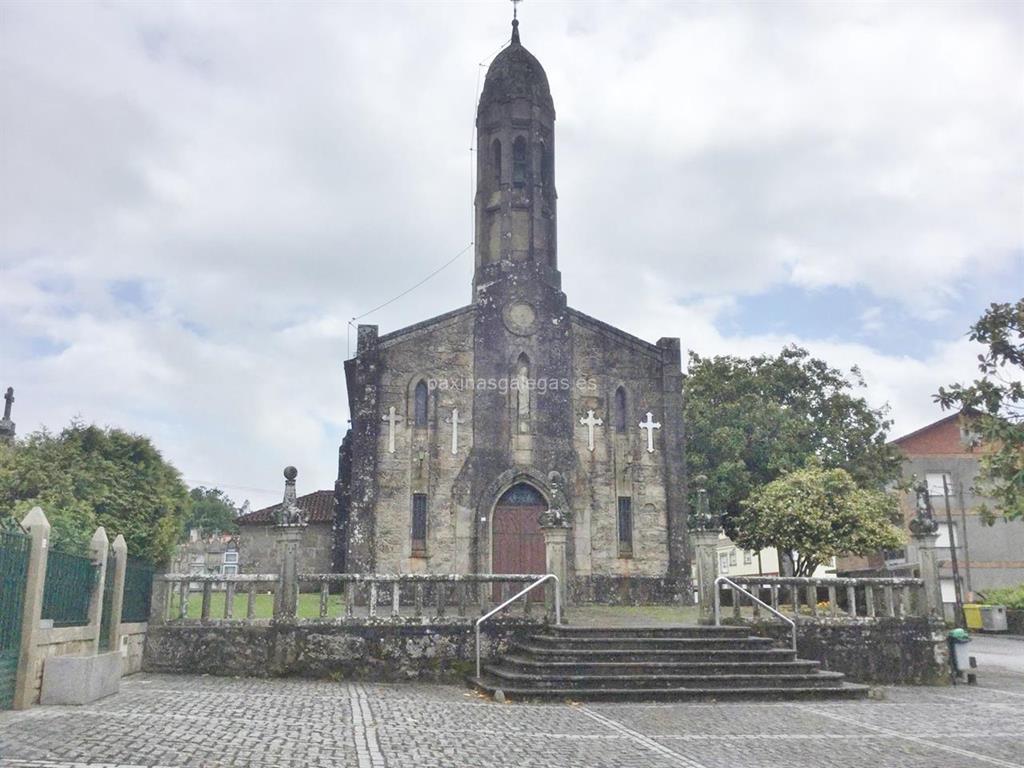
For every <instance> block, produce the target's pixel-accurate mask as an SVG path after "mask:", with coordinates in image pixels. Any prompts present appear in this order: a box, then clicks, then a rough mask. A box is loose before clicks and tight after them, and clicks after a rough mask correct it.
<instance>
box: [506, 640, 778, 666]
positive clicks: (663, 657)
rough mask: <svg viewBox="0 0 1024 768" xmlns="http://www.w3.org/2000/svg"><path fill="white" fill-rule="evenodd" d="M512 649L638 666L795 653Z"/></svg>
mask: <svg viewBox="0 0 1024 768" xmlns="http://www.w3.org/2000/svg"><path fill="white" fill-rule="evenodd" d="M510 649H511V650H513V651H516V652H517V653H523V654H527V655H529V656H531V657H533V658H536V659H544V660H546V661H565V662H579V663H589V662H605V661H633V662H637V663H647V662H652V663H657V662H673V661H674V662H694V663H696V662H708V663H712V662H718V661H794V660H795V659H796V653H795V652H794V651H792V650H790V649H787V648H771V647H758V648H710V649H709V648H697V647H689V648H687V649H685V650H679V649H676V648H663V649H658V648H646V649H643V650H637V649H617V648H597V649H585V650H581V649H566V648H561V647H558V646H553V645H545V646H541V645H536V644H534V643H530V642H519V643H512V644H511V645H510Z"/></svg>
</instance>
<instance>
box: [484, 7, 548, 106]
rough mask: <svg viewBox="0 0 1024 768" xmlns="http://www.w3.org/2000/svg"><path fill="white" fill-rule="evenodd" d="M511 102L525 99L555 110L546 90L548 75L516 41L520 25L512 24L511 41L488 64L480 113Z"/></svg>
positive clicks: (514, 22)
mask: <svg viewBox="0 0 1024 768" xmlns="http://www.w3.org/2000/svg"><path fill="white" fill-rule="evenodd" d="M513 99H528V100H529V101H531V102H532V103H534V104H538V105H540V106H542V107H546V108H547V109H550V110H551V111H552V112H554V110H555V106H554V103H553V102H552V100H551V89H550V88H549V87H548V76H547V75H546V74H545V73H544V67H542V66H541V65H540V62H539V61H537V58H536V57H535V56H534V55H533V54H532V53H530V52H529V51H528V50H526V49H525V48H524V47H523V44H522V43H521V42H520V41H519V22H518V21H513V22H512V42H511V43H510V44H509V45H508V46H507V47H506V48H505V49H504V50H503V51H502V52H501V53H499V54H498V55H497V56H495V57H494V61H492V62H491V66H490V67H489V68H488V69H487V77H486V79H485V80H484V90H483V93H482V94H481V95H480V111H481V112H483V110H484V109H485V108H486V107H488V106H490V105H492V104H500V103H503V102H509V101H512V100H513Z"/></svg>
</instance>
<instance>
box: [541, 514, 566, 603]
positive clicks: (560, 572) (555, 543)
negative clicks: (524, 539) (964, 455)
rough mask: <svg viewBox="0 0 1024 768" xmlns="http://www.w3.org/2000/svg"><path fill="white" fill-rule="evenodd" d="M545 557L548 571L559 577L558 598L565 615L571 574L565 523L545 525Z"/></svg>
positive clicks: (543, 529)
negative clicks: (567, 562)
mask: <svg viewBox="0 0 1024 768" xmlns="http://www.w3.org/2000/svg"><path fill="white" fill-rule="evenodd" d="M541 530H542V531H544V557H545V562H546V565H547V571H548V573H553V574H554V575H555V576H557V577H558V599H559V601H560V602H561V608H562V615H563V617H564V616H565V608H566V595H568V584H567V583H566V581H567V580H568V577H569V574H568V569H567V568H566V560H565V543H566V541H568V539H569V529H568V527H566V526H564V525H554V526H545V527H543V528H542V529H541Z"/></svg>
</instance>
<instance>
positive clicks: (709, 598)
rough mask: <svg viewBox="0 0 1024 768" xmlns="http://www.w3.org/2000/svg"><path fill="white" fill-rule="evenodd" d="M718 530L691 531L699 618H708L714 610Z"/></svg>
mask: <svg viewBox="0 0 1024 768" xmlns="http://www.w3.org/2000/svg"><path fill="white" fill-rule="evenodd" d="M718 535H719V532H718V531H691V532H690V541H692V542H693V556H694V559H695V560H696V561H697V595H698V598H697V599H698V602H699V604H700V618H701V619H710V618H711V617H712V616H713V615H714V610H715V579H716V578H718Z"/></svg>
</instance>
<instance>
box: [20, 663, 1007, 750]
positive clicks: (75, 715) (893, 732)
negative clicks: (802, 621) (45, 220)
mask: <svg viewBox="0 0 1024 768" xmlns="http://www.w3.org/2000/svg"><path fill="white" fill-rule="evenodd" d="M883 696H884V699H883V700H868V701H855V702H829V703H813V702H808V703H799V704H786V703H760V704H759V703H735V704H732V703H730V704H711V703H708V704H649V705H645V704H586V705H580V704H572V703H563V704H516V703H510V704H495V703H494V702H491V701H488V700H486V699H482V698H479V697H477V696H476V695H475V694H473V693H471V692H469V691H468V690H465V689H462V688H459V687H455V686H440V685H417V684H408V685H378V684H369V683H332V682H326V681H323V682H316V681H302V680H252V679H234V678H212V677H187V676H169V675H135V676H133V677H131V678H128V679H126V680H125V681H124V682H123V683H122V686H121V693H119V694H118V695H116V696H112V697H110V698H108V699H105V700H103V701H100V702H97V703H96V704H93V705H90V706H85V707H36V708H34V709H31V710H29V711H27V712H5V713H0V768H78V767H79V766H92V767H93V768H96V767H97V766H106V767H107V768H128V767H131V768H135V766H168V767H169V766H203V767H208V768H214V767H215V766H216V767H218V768H219V767H220V766H224V767H227V766H232V767H234V766H247V767H250V768H257V767H259V768H263V767H265V766H266V767H269V766H286V767H291V766H294V767H295V768H298V767H299V766H301V767H302V768H307V767H313V766H332V767H333V766H352V768H382V767H384V766H388V767H389V768H413V767H415V768H436V767H438V766H453V767H455V766H457V767H459V768H462V767H463V766H473V767H475V766H480V767H481V768H484V767H485V766H486V767H488V768H490V766H515V767H516V768H549V767H557V768H570V767H574V766H581V767H585V768H631V767H633V766H644V767H645V768H646V767H650V768H663V767H667V766H685V767H686V768H719V767H721V768H726V767H728V768H761V767H762V766H764V768H778V766H780V765H785V766H787V767H788V768H805V767H806V768H810V767H811V766H814V768H819V767H820V766H828V768H883V767H885V766H901V767H902V766H907V767H913V768H938V767H940V766H941V767H943V768H944V767H947V766H948V767H949V768H981V767H982V766H1024V675H1022V674H1017V673H1013V672H1009V671H1006V672H1004V673H1001V674H1000V675H999V676H998V677H993V676H992V675H987V676H986V675H983V676H982V681H981V685H979V686H978V687H967V686H958V687H956V688H887V689H883Z"/></svg>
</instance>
